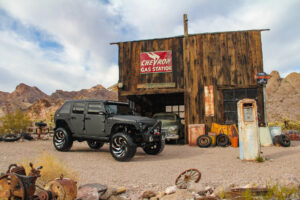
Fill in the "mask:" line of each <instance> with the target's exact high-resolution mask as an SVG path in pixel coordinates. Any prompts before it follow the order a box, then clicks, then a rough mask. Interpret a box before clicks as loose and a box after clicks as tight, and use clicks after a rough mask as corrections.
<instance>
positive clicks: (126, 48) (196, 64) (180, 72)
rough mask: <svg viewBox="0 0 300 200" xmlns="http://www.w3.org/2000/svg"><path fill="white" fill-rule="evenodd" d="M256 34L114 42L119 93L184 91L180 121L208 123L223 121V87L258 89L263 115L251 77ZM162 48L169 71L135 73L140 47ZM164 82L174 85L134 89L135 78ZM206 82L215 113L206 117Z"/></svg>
mask: <svg viewBox="0 0 300 200" xmlns="http://www.w3.org/2000/svg"><path fill="white" fill-rule="evenodd" d="M260 34H261V31H259V30H254V31H240V32H224V33H207V34H197V35H189V36H188V37H187V38H186V39H185V38H184V37H174V38H166V39H154V40H145V41H132V42H122V43H118V44H119V70H120V73H119V81H120V82H123V83H124V88H123V89H120V90H119V96H126V95H142V94H158V93H161V94H163V93H175V92H184V94H185V95H184V101H185V102H184V103H185V113H186V114H185V121H186V124H198V123H205V124H206V125H208V127H209V128H210V124H211V122H218V123H223V122H224V106H223V94H222V90H223V89H235V88H258V108H259V109H260V110H259V112H260V113H262V114H263V96H262V88H261V87H260V86H258V85H257V83H256V80H255V75H256V74H257V73H258V72H262V71H263V59H262V48H261V35H260ZM166 50H172V63H173V72H172V73H163V74H140V72H139V70H140V54H141V53H142V52H152V51H166ZM168 82H175V83H176V87H175V88H164V89H138V88H137V85H138V84H141V83H168ZM206 85H213V87H214V106H215V108H214V109H215V115H214V116H208V117H206V116H205V105H204V86H206ZM261 119H263V115H262V116H261ZM186 128H187V126H186ZM186 130H187V129H186ZM186 132H187V131H186Z"/></svg>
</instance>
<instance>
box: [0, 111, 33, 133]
mask: <svg viewBox="0 0 300 200" xmlns="http://www.w3.org/2000/svg"><path fill="white" fill-rule="evenodd" d="M31 124H32V122H31V121H30V119H29V118H28V117H27V116H26V115H25V114H24V113H23V112H22V111H21V110H17V111H15V112H14V113H8V114H6V115H5V116H3V117H1V118H0V134H6V133H11V132H12V133H19V132H20V131H25V130H26V129H27V128H28V127H29V126H31Z"/></svg>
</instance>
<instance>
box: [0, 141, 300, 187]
mask: <svg viewBox="0 0 300 200" xmlns="http://www.w3.org/2000/svg"><path fill="white" fill-rule="evenodd" d="M42 151H46V152H49V153H51V154H53V155H55V156H56V157H57V158H59V159H63V161H64V163H66V164H67V165H68V166H70V167H72V168H73V169H74V170H76V171H78V172H79V174H80V183H79V184H85V183H94V182H96V183H101V184H106V185H110V186H121V185H125V186H126V187H128V188H139V189H148V188H152V189H157V190H159V189H161V188H165V187H167V186H169V185H173V184H174V180H175V179H176V177H177V175H178V174H179V173H180V172H182V171H183V170H185V169H189V168H197V169H199V170H200V171H201V173H202V178H201V180H200V181H201V183H203V184H205V185H206V184H208V185H212V186H215V185H220V184H222V185H223V184H230V183H233V184H237V185H245V184H248V183H252V182H257V183H265V182H266V181H267V180H270V179H272V180H275V179H276V178H280V177H282V176H284V175H285V174H291V175H293V176H295V177H298V178H300V167H299V166H300V159H299V158H300V142H292V146H291V147H289V148H283V147H263V148H262V152H263V156H264V157H266V158H267V159H269V160H267V161H265V162H263V163H256V162H245V161H240V160H239V159H238V156H239V149H238V148H232V147H227V148H221V147H215V148H207V149H201V148H198V147H190V146H188V145H167V146H166V148H165V150H164V151H163V152H162V153H161V154H160V155H158V156H150V155H146V154H145V153H144V152H143V151H142V149H138V151H137V154H136V156H135V157H134V158H133V160H132V161H130V162H125V163H123V162H117V161H115V160H114V159H113V158H112V157H111V155H110V153H109V148H108V145H107V144H105V145H104V146H103V147H102V149H100V150H97V151H95V150H90V149H89V148H88V146H87V144H86V143H84V142H83V143H78V142H75V143H74V145H73V148H72V149H71V151H70V152H58V151H56V150H55V149H54V147H53V145H52V141H51V140H48V141H32V142H30V141H25V142H15V143H5V142H1V143H0V172H5V171H6V169H7V167H8V165H9V164H11V163H15V162H16V161H21V160H23V159H24V158H29V159H33V158H35V157H37V156H38V155H39V154H40V153H41V152H42Z"/></svg>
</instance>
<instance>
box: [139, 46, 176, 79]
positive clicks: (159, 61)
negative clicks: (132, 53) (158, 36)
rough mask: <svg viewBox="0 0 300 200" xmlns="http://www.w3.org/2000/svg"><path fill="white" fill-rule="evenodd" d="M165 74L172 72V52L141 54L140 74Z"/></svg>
mask: <svg viewBox="0 0 300 200" xmlns="http://www.w3.org/2000/svg"><path fill="white" fill-rule="evenodd" d="M166 72H172V51H154V52H143V53H141V55H140V73H141V74H149V73H166Z"/></svg>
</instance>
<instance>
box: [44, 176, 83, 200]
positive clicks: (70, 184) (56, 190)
mask: <svg viewBox="0 0 300 200" xmlns="http://www.w3.org/2000/svg"><path fill="white" fill-rule="evenodd" d="M44 189H45V190H48V191H51V192H52V193H53V194H54V195H55V196H56V199H57V200H74V199H75V198H76V196H77V182H76V181H73V180H71V179H68V178H63V176H61V177H60V178H59V179H56V180H55V181H51V182H49V183H47V184H46V185H45V188H44Z"/></svg>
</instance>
